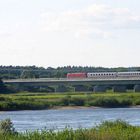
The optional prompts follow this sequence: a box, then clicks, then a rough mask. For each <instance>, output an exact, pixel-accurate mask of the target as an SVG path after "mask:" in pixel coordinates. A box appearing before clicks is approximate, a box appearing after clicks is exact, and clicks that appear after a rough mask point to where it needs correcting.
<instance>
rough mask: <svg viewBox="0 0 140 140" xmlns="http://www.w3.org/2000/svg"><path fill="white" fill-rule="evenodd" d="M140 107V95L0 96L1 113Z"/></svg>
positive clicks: (19, 94)
mask: <svg viewBox="0 0 140 140" xmlns="http://www.w3.org/2000/svg"><path fill="white" fill-rule="evenodd" d="M134 106H135V107H139V106H140V94H139V93H100V94H94V93H57V94H50V93H17V94H6V95H4V94H3V95H0V111H14V110H42V109H57V108H59V109H65V108H67V109H74V108H87V107H91V108H99V107H104V108H120V107H134Z"/></svg>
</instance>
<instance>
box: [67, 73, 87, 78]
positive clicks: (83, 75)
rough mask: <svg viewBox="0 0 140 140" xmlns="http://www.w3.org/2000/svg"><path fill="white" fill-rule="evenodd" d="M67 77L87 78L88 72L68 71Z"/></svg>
mask: <svg viewBox="0 0 140 140" xmlns="http://www.w3.org/2000/svg"><path fill="white" fill-rule="evenodd" d="M67 78H87V73H68V74H67Z"/></svg>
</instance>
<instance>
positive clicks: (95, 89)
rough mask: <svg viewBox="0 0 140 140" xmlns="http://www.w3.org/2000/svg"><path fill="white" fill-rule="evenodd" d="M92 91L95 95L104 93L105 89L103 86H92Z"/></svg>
mask: <svg viewBox="0 0 140 140" xmlns="http://www.w3.org/2000/svg"><path fill="white" fill-rule="evenodd" d="M93 91H94V92H95V93H97V92H106V87H105V86H94V87H93Z"/></svg>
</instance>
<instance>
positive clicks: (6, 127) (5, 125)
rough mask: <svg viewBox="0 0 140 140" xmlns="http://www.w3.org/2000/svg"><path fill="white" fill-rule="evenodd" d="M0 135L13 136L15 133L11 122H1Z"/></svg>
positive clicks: (8, 120)
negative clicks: (8, 134)
mask: <svg viewBox="0 0 140 140" xmlns="http://www.w3.org/2000/svg"><path fill="white" fill-rule="evenodd" d="M0 133H3V134H7V133H10V134H15V133H16V131H15V128H14V126H13V123H12V122H11V120H10V119H6V120H3V121H1V122H0Z"/></svg>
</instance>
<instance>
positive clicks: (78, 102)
mask: <svg viewBox="0 0 140 140" xmlns="http://www.w3.org/2000/svg"><path fill="white" fill-rule="evenodd" d="M71 104H73V105H77V106H83V105H85V100H84V99H82V98H78V97H77V98H72V99H71Z"/></svg>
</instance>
